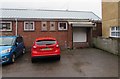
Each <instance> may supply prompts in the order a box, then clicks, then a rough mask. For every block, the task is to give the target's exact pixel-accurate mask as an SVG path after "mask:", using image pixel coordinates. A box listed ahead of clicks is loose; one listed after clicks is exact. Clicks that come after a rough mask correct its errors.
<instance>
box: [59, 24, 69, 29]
mask: <svg viewBox="0 0 120 79" xmlns="http://www.w3.org/2000/svg"><path fill="white" fill-rule="evenodd" d="M60 23H66V29H61V28H60ZM58 30H68V24H67V22H59V23H58Z"/></svg>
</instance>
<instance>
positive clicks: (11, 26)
mask: <svg viewBox="0 0 120 79" xmlns="http://www.w3.org/2000/svg"><path fill="white" fill-rule="evenodd" d="M0 23H10V30H8V29H6V30H3V29H0V31H3V32H5V31H6V32H7V31H8V32H10V31H12V22H10V21H9V22H5V21H2V22H0Z"/></svg>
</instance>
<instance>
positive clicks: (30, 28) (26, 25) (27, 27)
mask: <svg viewBox="0 0 120 79" xmlns="http://www.w3.org/2000/svg"><path fill="white" fill-rule="evenodd" d="M24 30H25V31H33V30H34V22H24Z"/></svg>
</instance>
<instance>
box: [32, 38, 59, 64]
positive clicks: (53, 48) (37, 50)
mask: <svg viewBox="0 0 120 79" xmlns="http://www.w3.org/2000/svg"><path fill="white" fill-rule="evenodd" d="M31 51H32V52H31V61H32V63H33V62H34V61H35V59H37V58H41V57H57V59H58V60H60V47H59V45H58V42H57V40H56V39H55V38H51V37H45V38H37V39H36V40H35V42H34V44H33V46H32V50H31Z"/></svg>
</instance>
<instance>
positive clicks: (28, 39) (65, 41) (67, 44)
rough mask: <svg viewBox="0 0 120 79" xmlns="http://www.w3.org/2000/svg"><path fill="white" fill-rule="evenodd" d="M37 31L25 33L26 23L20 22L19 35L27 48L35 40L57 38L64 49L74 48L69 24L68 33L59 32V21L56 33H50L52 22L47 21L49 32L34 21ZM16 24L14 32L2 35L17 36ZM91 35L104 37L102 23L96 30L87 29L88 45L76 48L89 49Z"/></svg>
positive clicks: (76, 45)
mask: <svg viewBox="0 0 120 79" xmlns="http://www.w3.org/2000/svg"><path fill="white" fill-rule="evenodd" d="M34 23H35V30H34V31H24V21H18V35H21V36H23V38H24V43H25V46H26V47H28V48H30V47H31V46H32V44H33V42H34V40H35V39H36V38H38V37H55V38H56V39H57V40H58V42H59V45H60V47H61V48H62V49H64V48H72V47H73V36H72V25H69V24H68V30H67V31H59V30H58V21H55V26H56V31H52V32H51V31H49V26H50V21H47V26H48V31H45V32H43V31H41V21H34ZM15 30H16V24H15V21H12V31H11V32H2V34H1V33H0V34H1V35H15ZM91 34H92V36H93V37H97V36H101V35H102V26H101V23H97V27H96V30H92V28H87V42H86V43H76V44H74V46H75V47H78V48H79V47H88V46H89V44H90V43H91V39H92V37H91Z"/></svg>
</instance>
